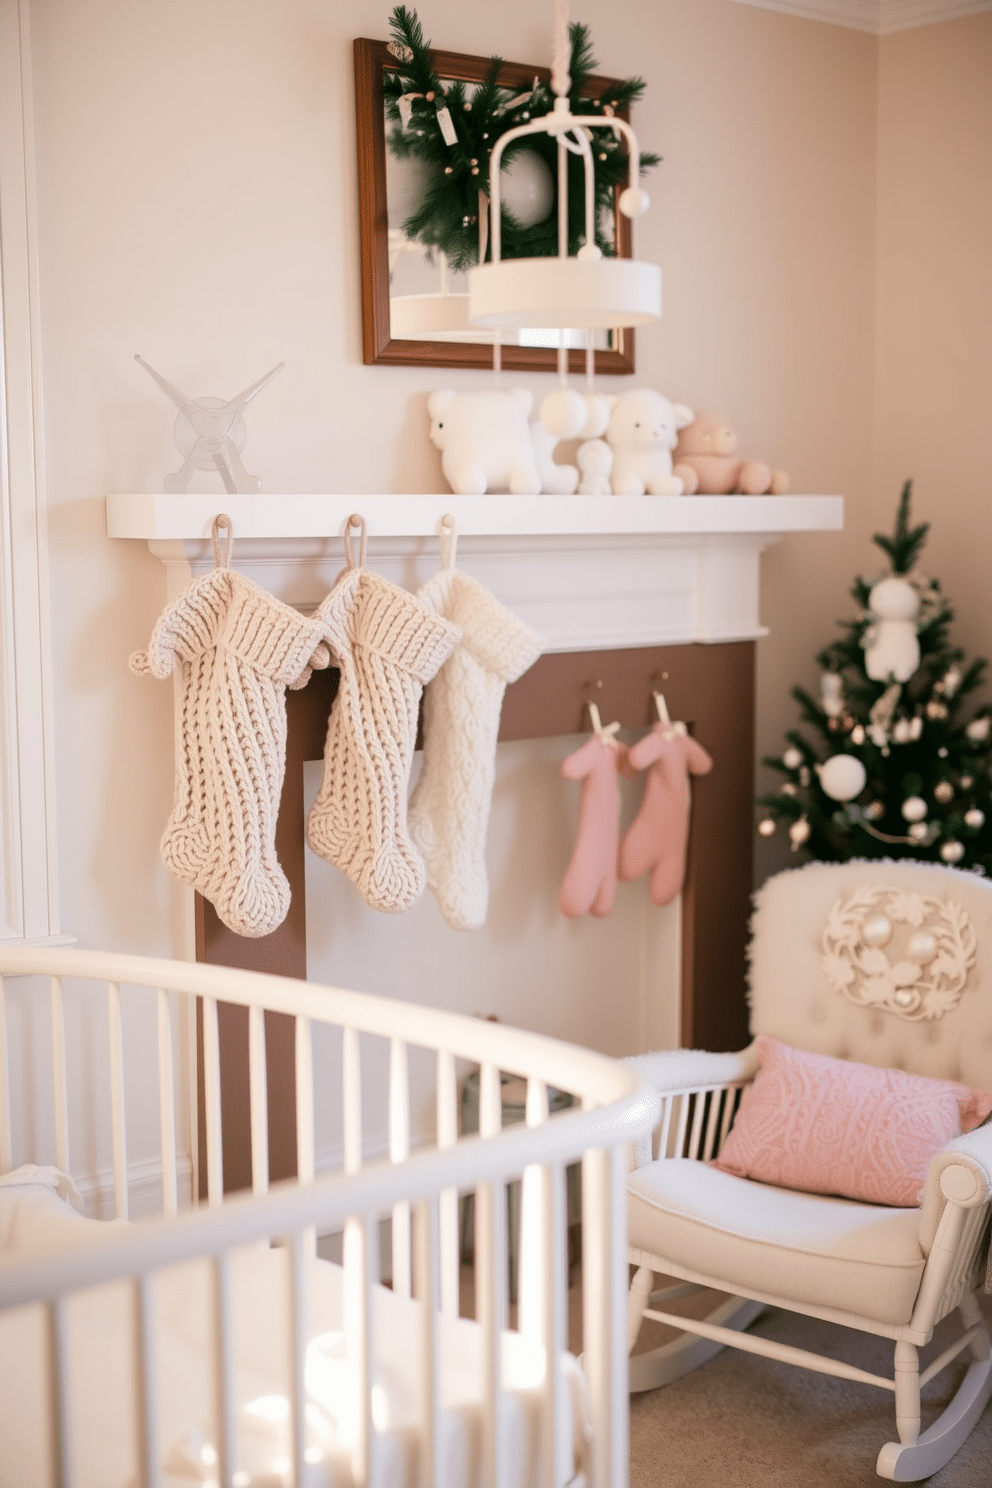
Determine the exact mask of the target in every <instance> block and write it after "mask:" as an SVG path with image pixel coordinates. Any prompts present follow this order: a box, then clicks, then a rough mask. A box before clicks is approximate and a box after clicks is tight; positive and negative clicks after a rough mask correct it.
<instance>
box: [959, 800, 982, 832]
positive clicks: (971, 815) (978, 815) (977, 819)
mask: <svg viewBox="0 0 992 1488" xmlns="http://www.w3.org/2000/svg"><path fill="white" fill-rule="evenodd" d="M964 821H965V826H967V827H974V828H975V829H976V830H977V829H978V828H979V827H984V825H985V812H984V811H983V810H982V808H981V807H980V806H972V808H971V810H970V811H966V812H965V814H964Z"/></svg>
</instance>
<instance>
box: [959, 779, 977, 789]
mask: <svg viewBox="0 0 992 1488" xmlns="http://www.w3.org/2000/svg"><path fill="white" fill-rule="evenodd" d="M974 783H975V782H974V781H973V780H972V778H971V776H970V775H962V776H961V778H960V780H959V781H958V785H959V786H960V787H961V789H962V790H971V787H972V786H973V785H974Z"/></svg>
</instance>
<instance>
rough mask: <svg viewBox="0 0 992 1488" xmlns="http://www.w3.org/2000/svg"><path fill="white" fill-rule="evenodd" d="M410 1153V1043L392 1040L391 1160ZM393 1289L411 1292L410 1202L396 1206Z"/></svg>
mask: <svg viewBox="0 0 992 1488" xmlns="http://www.w3.org/2000/svg"><path fill="white" fill-rule="evenodd" d="M409 1156H410V1079H409V1069H408V1062H407V1051H406V1044H405V1043H404V1042H403V1040H402V1039H395V1038H394V1039H390V1041H389V1160H390V1162H393V1163H402V1162H406V1160H407V1158H408V1157H409ZM393 1291H394V1292H395V1293H396V1295H397V1296H398V1297H409V1296H410V1295H411V1261H410V1205H409V1203H407V1202H406V1201H403V1202H402V1203H399V1204H394V1205H393Z"/></svg>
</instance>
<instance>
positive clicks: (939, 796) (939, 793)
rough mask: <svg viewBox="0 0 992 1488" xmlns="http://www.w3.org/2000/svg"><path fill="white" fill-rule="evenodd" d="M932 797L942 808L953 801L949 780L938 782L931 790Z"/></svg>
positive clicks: (952, 788) (952, 789) (952, 790)
mask: <svg viewBox="0 0 992 1488" xmlns="http://www.w3.org/2000/svg"><path fill="white" fill-rule="evenodd" d="M933 793H934V797H935V799H936V800H938V801H940V802H941V803H942V804H943V805H944V806H946V805H947V803H948V801H953V800H954V787H953V785H952V784H951V782H950V781H949V780H938V781H937V784H936V785H935V786H934V788H933Z"/></svg>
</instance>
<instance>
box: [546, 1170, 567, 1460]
mask: <svg viewBox="0 0 992 1488" xmlns="http://www.w3.org/2000/svg"><path fill="white" fill-rule="evenodd" d="M541 1179H542V1184H543V1188H544V1226H543V1233H542V1235H541V1242H542V1251H543V1254H542V1257H541V1263H542V1272H543V1278H544V1291H543V1297H542V1300H543V1304H544V1305H543V1312H544V1315H543V1317H542V1319H541V1342H542V1343H543V1345H544V1357H545V1360H546V1373H545V1380H544V1401H543V1416H544V1437H543V1442H542V1456H543V1458H544V1481H545V1483H550V1484H552V1485H553V1488H558V1484H559V1483H561V1482H565V1481H567V1480H568V1479H569V1478H570V1477H571V1475H572V1470H573V1461H572V1456H573V1448H572V1443H571V1442H570V1441H569V1440H567V1439H565V1438H563V1440H562V1442H561V1444H560V1445H559V1442H558V1435H559V1432H560V1431H561V1430H563V1427H561V1426H560V1425H559V1420H558V1402H559V1399H560V1396H561V1388H562V1386H561V1360H562V1353H563V1351H564V1349H565V1346H566V1342H567V1323H566V1319H567V1317H568V1257H567V1242H566V1238H565V1172H564V1169H563V1168H562V1167H561V1166H560V1165H559V1164H557V1163H556V1164H553V1165H551V1166H549V1167H546V1168H543V1169H542V1170H541ZM559 1462H561V1466H562V1469H563V1471H561V1472H559V1470H558V1466H559Z"/></svg>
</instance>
